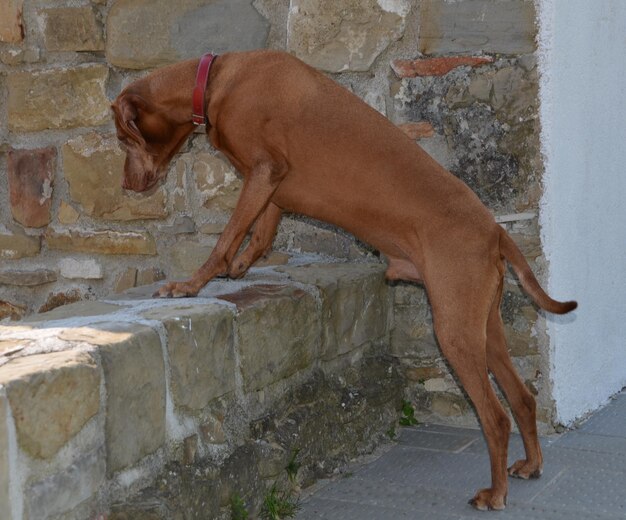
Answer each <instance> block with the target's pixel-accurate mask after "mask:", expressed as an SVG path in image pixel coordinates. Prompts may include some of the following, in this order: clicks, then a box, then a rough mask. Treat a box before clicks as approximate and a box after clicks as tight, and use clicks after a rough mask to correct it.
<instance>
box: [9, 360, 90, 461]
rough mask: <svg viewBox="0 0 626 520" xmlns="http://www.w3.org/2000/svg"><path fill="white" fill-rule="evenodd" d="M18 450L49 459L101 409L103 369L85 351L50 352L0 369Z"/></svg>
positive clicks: (10, 363)
mask: <svg viewBox="0 0 626 520" xmlns="http://www.w3.org/2000/svg"><path fill="white" fill-rule="evenodd" d="M0 384H2V385H4V386H5V388H6V392H7V397H8V399H9V403H10V406H11V410H12V412H13V419H14V420H15V428H16V431H17V441H18V444H19V446H20V447H21V448H22V449H23V450H24V451H25V452H26V453H27V454H28V455H30V456H31V457H34V458H37V459H49V458H51V457H53V456H54V455H55V454H56V453H57V452H58V451H59V449H60V448H61V447H62V446H64V445H65V444H66V443H67V442H68V441H69V440H70V439H71V438H72V437H74V435H76V434H77V433H78V432H79V431H80V430H81V429H82V428H83V426H84V425H85V423H86V422H87V421H88V420H89V419H91V418H92V417H93V416H94V415H96V414H97V413H98V410H99V408H100V371H99V369H98V367H97V366H96V364H95V362H94V361H93V359H92V358H91V357H90V356H89V355H88V354H85V353H81V352H72V351H68V352H51V353H47V354H39V355H34V356H27V357H22V358H17V359H14V360H12V361H10V362H9V363H7V364H6V365H3V366H2V367H0Z"/></svg>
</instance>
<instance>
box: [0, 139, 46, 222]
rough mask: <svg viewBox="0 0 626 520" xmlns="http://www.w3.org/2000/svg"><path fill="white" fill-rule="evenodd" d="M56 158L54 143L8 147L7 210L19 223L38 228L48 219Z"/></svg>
mask: <svg viewBox="0 0 626 520" xmlns="http://www.w3.org/2000/svg"><path fill="white" fill-rule="evenodd" d="M56 158H57V151H56V148H54V147H47V148H39V149H35V150H17V149H12V150H10V151H9V157H8V177H9V197H10V201H11V214H12V215H13V218H14V219H15V220H16V221H17V222H19V223H20V224H22V225H23V226H26V227H34V228H39V227H43V226H46V225H48V224H49V223H50V206H51V204H52V190H53V184H54V172H55V168H56Z"/></svg>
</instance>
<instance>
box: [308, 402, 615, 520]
mask: <svg viewBox="0 0 626 520" xmlns="http://www.w3.org/2000/svg"><path fill="white" fill-rule="evenodd" d="M625 426H626V393H623V394H621V395H620V396H618V397H617V398H616V399H614V400H613V401H612V402H611V403H610V404H609V405H608V406H607V407H606V408H605V409H603V410H601V411H599V412H598V413H596V414H594V415H593V416H592V417H591V418H590V419H589V420H588V421H587V422H586V423H584V424H583V425H581V426H580V427H579V428H578V429H576V430H572V431H569V432H567V433H565V434H562V435H559V436H551V437H546V438H542V439H541V443H542V447H543V452H544V463H545V467H544V473H543V476H542V477H541V478H540V479H537V480H529V481H525V480H519V479H510V480H509V496H508V506H507V509H506V510H505V511H502V512H498V513H484V512H480V511H476V510H474V509H473V508H472V507H471V506H469V505H468V504H467V500H468V499H469V498H470V497H471V496H472V495H473V494H474V492H475V491H476V490H477V489H479V488H481V487H487V485H488V484H489V478H490V476H489V459H488V455H487V447H486V444H485V442H484V439H483V437H482V433H481V432H480V431H479V430H475V429H465V428H451V427H448V426H438V425H420V426H418V427H412V428H403V429H402V430H400V435H399V438H398V442H397V444H395V445H394V446H393V447H391V448H390V449H388V450H387V451H385V452H384V453H383V454H382V455H381V456H380V457H379V458H375V459H374V460H372V459H371V458H370V460H368V462H367V464H364V465H363V466H360V467H356V468H351V470H352V471H351V472H350V473H349V474H348V475H349V476H350V477H349V478H345V476H344V478H340V479H336V480H332V481H330V482H325V483H324V486H321V487H318V490H317V491H316V492H315V493H313V494H312V495H310V496H309V497H308V498H305V499H304V501H303V509H302V511H301V512H300V513H299V515H298V516H297V517H296V518H297V519H299V520H308V519H320V518H323V519H336V520H351V519H359V520H367V519H370V518H371V519H377V520H387V519H397V518H401V519H405V518H406V519H409V518H410V519H417V520H420V519H429V520H430V519H434V520H437V519H440V518H441V519H446V520H447V519H449V520H470V519H472V520H473V519H479V518H480V519H483V520H484V519H485V518H486V517H489V518H491V516H492V515H493V516H494V517H495V516H496V515H497V517H498V518H499V519H506V520H509V519H519V520H522V519H523V520H529V519H531V520H532V519H537V520H578V519H580V520H583V519H585V520H586V519H597V520H618V519H620V520H624V519H626V492H625V491H626V487H625V486H626V484H625V483H626V453H625V451H624V450H625V449H626V427H625ZM523 454H524V449H523V443H522V440H521V437H520V436H519V435H517V434H514V435H512V436H511V441H510V447H509V463H512V462H513V461H515V460H516V459H518V458H521V457H523Z"/></svg>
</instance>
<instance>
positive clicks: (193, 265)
mask: <svg viewBox="0 0 626 520" xmlns="http://www.w3.org/2000/svg"><path fill="white" fill-rule="evenodd" d="M216 243H217V237H215V236H213V237H206V238H203V239H202V240H201V241H200V242H197V241H195V240H179V241H178V242H177V243H176V247H174V248H172V249H171V251H170V252H169V255H168V256H169V261H168V275H169V276H170V277H173V278H188V277H189V276H191V275H192V274H193V273H194V272H195V271H196V270H197V269H198V268H199V267H200V266H201V265H202V264H204V262H206V261H207V259H208V258H209V255H210V254H211V251H213V248H214V247H215V244H216Z"/></svg>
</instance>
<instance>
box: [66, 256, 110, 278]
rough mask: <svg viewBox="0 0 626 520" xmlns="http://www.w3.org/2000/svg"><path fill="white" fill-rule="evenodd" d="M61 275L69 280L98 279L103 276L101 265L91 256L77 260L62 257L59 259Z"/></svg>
mask: <svg viewBox="0 0 626 520" xmlns="http://www.w3.org/2000/svg"><path fill="white" fill-rule="evenodd" d="M59 271H60V273H61V276H63V277H64V278H68V279H70V280H73V279H76V278H82V279H85V280H99V279H101V278H102V277H103V276H104V272H103V270H102V265H101V264H100V263H99V262H97V261H96V260H93V259H91V258H85V259H81V260H77V259H75V258H62V259H61V260H60V261H59Z"/></svg>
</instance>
